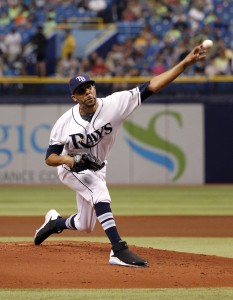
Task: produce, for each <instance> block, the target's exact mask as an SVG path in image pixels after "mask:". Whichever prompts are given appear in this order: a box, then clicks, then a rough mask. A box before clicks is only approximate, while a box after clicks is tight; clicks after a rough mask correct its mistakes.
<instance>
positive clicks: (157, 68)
mask: <svg viewBox="0 0 233 300" xmlns="http://www.w3.org/2000/svg"><path fill="white" fill-rule="evenodd" d="M154 61H155V63H154V64H153V66H152V68H151V71H152V74H153V75H159V74H161V73H163V72H165V71H166V70H167V66H166V63H165V60H164V58H163V53H159V54H158V55H157V57H156V58H155V60H154Z"/></svg>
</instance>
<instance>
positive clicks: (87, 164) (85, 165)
mask: <svg viewBox="0 0 233 300" xmlns="http://www.w3.org/2000/svg"><path fill="white" fill-rule="evenodd" d="M73 159H74V164H73V167H72V168H70V171H71V172H76V173H79V172H81V171H84V170H87V169H88V170H92V171H98V170H100V169H102V168H103V167H104V166H105V163H104V162H102V161H100V160H99V159H98V158H97V157H95V156H94V155H92V154H90V153H83V154H76V155H75V156H74V157H73Z"/></svg>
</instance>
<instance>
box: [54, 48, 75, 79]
mask: <svg viewBox="0 0 233 300" xmlns="http://www.w3.org/2000/svg"><path fill="white" fill-rule="evenodd" d="M79 69H80V63H79V60H78V59H76V58H74V57H73V56H72V54H71V53H68V55H67V56H66V57H63V58H61V59H60V60H59V61H58V63H57V68H56V74H55V76H56V77H70V78H71V77H74V76H75V74H78V73H79Z"/></svg>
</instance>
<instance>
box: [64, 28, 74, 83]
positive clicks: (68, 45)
mask: <svg viewBox="0 0 233 300" xmlns="http://www.w3.org/2000/svg"><path fill="white" fill-rule="evenodd" d="M75 50H76V41H75V38H74V36H73V35H72V32H71V30H70V29H67V30H65V37H64V41H63V44H62V58H63V59H67V58H68V57H69V58H70V57H74V56H75ZM71 77H72V76H71Z"/></svg>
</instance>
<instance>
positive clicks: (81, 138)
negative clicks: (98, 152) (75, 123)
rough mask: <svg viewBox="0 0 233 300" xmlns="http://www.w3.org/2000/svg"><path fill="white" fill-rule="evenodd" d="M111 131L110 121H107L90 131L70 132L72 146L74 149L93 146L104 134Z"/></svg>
mask: <svg viewBox="0 0 233 300" xmlns="http://www.w3.org/2000/svg"><path fill="white" fill-rule="evenodd" d="M111 132H112V125H111V123H107V124H105V125H104V126H102V127H101V128H99V129H97V130H95V131H93V132H92V133H88V134H85V135H84V134H83V133H75V134H70V137H71V140H72V143H73V146H74V148H75V149H80V148H92V147H95V146H96V145H97V144H98V143H99V142H100V141H101V140H102V139H103V137H104V136H105V135H108V134H110V133H111Z"/></svg>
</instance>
